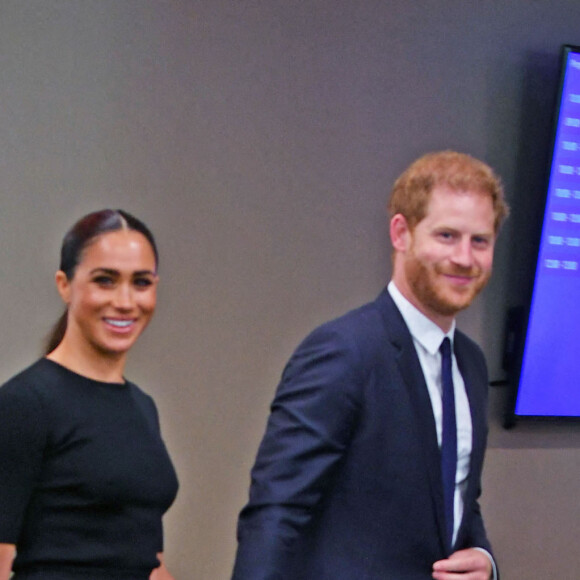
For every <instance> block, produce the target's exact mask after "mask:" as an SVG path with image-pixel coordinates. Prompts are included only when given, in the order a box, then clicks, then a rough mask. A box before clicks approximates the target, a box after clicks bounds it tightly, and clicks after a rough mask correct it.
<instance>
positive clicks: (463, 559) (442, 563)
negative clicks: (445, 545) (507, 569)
mask: <svg viewBox="0 0 580 580" xmlns="http://www.w3.org/2000/svg"><path fill="white" fill-rule="evenodd" d="M491 574H492V566H491V561H490V559H489V558H488V557H487V556H486V554H484V553H483V552H481V551H480V550H475V549H473V548H468V549H467V550H459V552H455V553H453V554H451V556H449V558H447V560H439V561H438V562H435V564H433V578H435V580H489V579H490V578H491Z"/></svg>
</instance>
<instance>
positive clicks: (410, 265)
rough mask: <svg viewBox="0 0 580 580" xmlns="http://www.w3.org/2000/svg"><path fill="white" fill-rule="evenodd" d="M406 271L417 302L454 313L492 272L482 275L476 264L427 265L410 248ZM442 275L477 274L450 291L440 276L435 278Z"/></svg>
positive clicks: (472, 295) (479, 288)
mask: <svg viewBox="0 0 580 580" xmlns="http://www.w3.org/2000/svg"><path fill="white" fill-rule="evenodd" d="M405 274H406V277H407V280H408V283H409V286H410V288H411V290H412V292H413V294H414V295H415V296H416V298H417V299H418V300H419V303H420V304H422V305H424V306H425V307H427V308H428V309H429V310H432V311H433V312H436V313H437V314H440V315H442V316H454V315H455V314H457V313H458V312H459V311H461V310H463V309H464V308H467V307H468V306H469V305H470V304H471V303H472V302H473V300H474V298H475V297H476V296H477V295H478V294H479V293H480V292H481V291H482V290H483V288H484V287H485V285H486V284H487V282H488V280H489V277H490V276H491V272H487V273H486V274H485V275H483V276H482V270H481V268H478V267H473V268H463V267H461V266H450V267H449V268H443V267H442V266H441V265H440V264H437V263H435V264H431V265H427V264H425V262H423V261H421V259H419V258H417V257H416V256H415V254H414V252H413V250H411V253H410V254H409V257H408V259H407V261H406V263H405ZM444 275H452V276H469V277H472V278H477V281H476V282H475V283H474V284H470V285H469V286H468V287H465V288H461V287H457V288H456V289H455V291H453V290H452V289H450V286H448V285H447V284H446V283H445V282H444V281H443V280H438V278H440V277H441V276H444Z"/></svg>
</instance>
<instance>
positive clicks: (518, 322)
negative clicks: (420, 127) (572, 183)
mask: <svg viewBox="0 0 580 580" xmlns="http://www.w3.org/2000/svg"><path fill="white" fill-rule="evenodd" d="M572 54H578V55H579V56H580V46H577V45H570V44H566V45H563V46H562V48H561V55H560V72H559V79H558V87H557V92H556V100H555V104H554V106H553V115H552V134H551V142H550V157H549V164H548V169H549V171H548V174H547V177H546V182H545V185H544V188H543V200H541V202H542V208H543V211H542V212H541V215H540V221H539V223H538V224H537V225H536V228H535V229H534V232H536V235H534V236H533V239H532V240H531V241H530V243H532V244H533V246H534V248H533V256H534V260H535V263H534V265H533V268H532V270H533V277H532V278H531V280H530V282H531V283H530V284H528V285H526V288H527V289H528V290H527V292H526V296H525V297H524V303H523V306H522V307H519V308H516V309H511V313H510V314H511V318H512V320H511V322H512V323H513V322H514V321H515V325H514V327H513V328H511V329H508V330H507V333H508V337H506V340H509V333H510V330H511V332H512V334H513V335H514V336H515V339H513V336H512V337H511V338H512V340H513V342H514V344H513V345H512V348H513V352H511V353H510V357H511V359H512V364H511V365H510V369H509V370H508V384H509V386H510V396H509V398H508V405H507V410H506V413H505V416H504V427H506V428H511V427H513V426H514V425H515V424H516V422H519V421H542V422H546V421H550V422H567V423H573V422H579V421H580V416H578V415H563V414H558V415H548V414H544V415H530V414H518V413H516V407H517V402H518V395H519V393H520V387H521V385H520V383H521V374H522V365H523V360H524V353H525V349H526V342H527V339H528V325H529V321H530V314H531V308H532V303H533V298H534V291H535V287H536V281H537V276H538V268H539V258H540V255H539V254H540V249H541V242H542V238H543V234H544V229H545V222H546V215H545V214H546V209H547V203H548V195H549V192H550V184H551V182H552V178H553V177H552V176H553V172H554V162H555V156H556V151H555V147H556V145H557V142H556V140H557V138H558V128H559V126H560V125H559V124H560V117H561V114H562V105H563V103H562V98H563V96H564V95H563V91H564V87H565V81H566V72H567V64H568V62H569V58H570V56H571V55H572Z"/></svg>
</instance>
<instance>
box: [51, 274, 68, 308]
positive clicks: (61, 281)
mask: <svg viewBox="0 0 580 580" xmlns="http://www.w3.org/2000/svg"><path fill="white" fill-rule="evenodd" d="M54 280H55V282H56V289H57V290H58V293H59V294H60V297H61V298H62V301H63V302H64V303H65V304H66V305H68V303H69V302H70V280H69V279H68V277H67V275H66V274H65V273H64V272H63V271H62V270H59V271H58V272H57V273H56V274H55V275H54Z"/></svg>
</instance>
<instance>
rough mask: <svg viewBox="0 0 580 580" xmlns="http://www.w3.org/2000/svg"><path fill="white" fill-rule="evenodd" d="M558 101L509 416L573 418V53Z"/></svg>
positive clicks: (578, 72)
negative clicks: (533, 274)
mask: <svg viewBox="0 0 580 580" xmlns="http://www.w3.org/2000/svg"><path fill="white" fill-rule="evenodd" d="M562 74H563V77H562V85H561V97H560V102H559V114H558V119H557V125H556V133H555V141H554V150H553V157H552V166H551V170H550V179H549V185H548V192H547V198H546V209H545V212H544V223H543V228H542V236H541V241H540V249H539V253H538V262H537V265H536V277H535V282H534V289H533V295H532V302H531V307H530V314H529V319H528V327H527V334H526V340H525V347H524V353H523V359H522V366H521V372H520V380H519V385H518V393H517V400H516V405H515V414H516V416H558V417H580V372H579V369H580V365H579V362H580V52H579V49H577V48H576V49H572V48H570V47H567V50H565V52H564V63H563V70H562Z"/></svg>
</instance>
